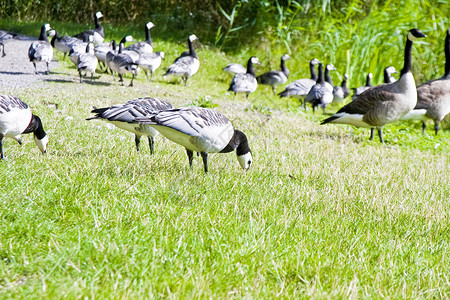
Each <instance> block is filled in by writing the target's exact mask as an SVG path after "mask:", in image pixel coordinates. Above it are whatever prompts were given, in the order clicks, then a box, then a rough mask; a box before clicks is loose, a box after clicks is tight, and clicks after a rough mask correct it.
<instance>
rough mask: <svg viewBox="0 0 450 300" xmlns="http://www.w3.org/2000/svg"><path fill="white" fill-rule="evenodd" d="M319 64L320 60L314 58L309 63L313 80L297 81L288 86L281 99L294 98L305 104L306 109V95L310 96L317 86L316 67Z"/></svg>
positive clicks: (280, 94) (281, 94)
mask: <svg viewBox="0 0 450 300" xmlns="http://www.w3.org/2000/svg"><path fill="white" fill-rule="evenodd" d="M317 64H319V60H318V59H317V58H314V59H312V60H310V62H309V71H310V73H311V78H303V79H297V80H296V81H294V82H292V83H290V84H288V85H287V86H286V87H285V89H284V91H282V92H281V93H279V94H278V95H279V96H280V97H294V98H298V99H300V102H302V103H303V107H304V108H305V109H306V103H305V102H304V101H303V100H304V98H305V97H306V95H308V92H309V90H310V89H311V88H312V87H313V85H315V84H316V81H317V74H316V71H315V70H314V66H315V65H317Z"/></svg>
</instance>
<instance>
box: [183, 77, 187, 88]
mask: <svg viewBox="0 0 450 300" xmlns="http://www.w3.org/2000/svg"><path fill="white" fill-rule="evenodd" d="M183 80H184V86H187V77H183Z"/></svg>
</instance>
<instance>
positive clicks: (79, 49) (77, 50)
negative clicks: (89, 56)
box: [69, 35, 94, 66]
mask: <svg viewBox="0 0 450 300" xmlns="http://www.w3.org/2000/svg"><path fill="white" fill-rule="evenodd" d="M93 42H94V36H92V35H89V36H87V40H86V41H83V42H82V43H76V44H74V45H73V46H72V49H70V51H69V59H70V60H71V61H72V62H73V63H74V65H75V66H76V65H78V58H79V56H80V55H81V54H83V53H86V47H87V45H88V44H89V43H93Z"/></svg>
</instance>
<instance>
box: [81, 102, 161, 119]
mask: <svg viewBox="0 0 450 300" xmlns="http://www.w3.org/2000/svg"><path fill="white" fill-rule="evenodd" d="M91 112H92V113H95V114H96V115H95V116H94V117H92V118H88V119H86V120H94V119H105V120H108V121H120V122H127V123H132V122H133V121H134V120H135V119H136V118H139V117H148V116H149V112H148V111H147V110H144V109H142V108H141V107H139V106H137V105H131V104H129V105H124V104H119V105H113V106H110V107H104V108H95V109H93V110H92V111H91ZM152 113H153V114H155V113H157V111H154V112H152Z"/></svg>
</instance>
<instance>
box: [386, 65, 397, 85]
mask: <svg viewBox="0 0 450 300" xmlns="http://www.w3.org/2000/svg"><path fill="white" fill-rule="evenodd" d="M394 73H398V72H397V70H396V69H395V68H394V67H393V66H389V67H386V68H384V72H383V76H384V81H383V82H384V83H393V82H396V81H397V79H395V78H394V77H392V74H394Z"/></svg>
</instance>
